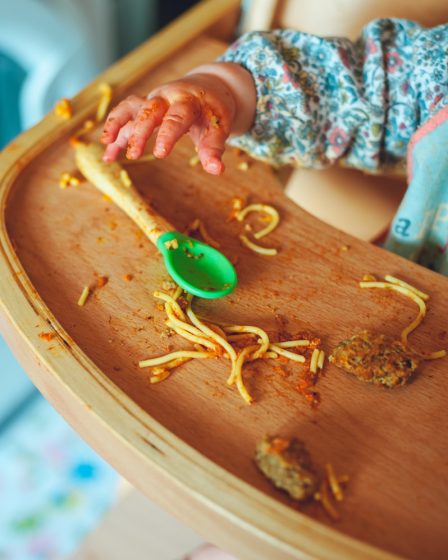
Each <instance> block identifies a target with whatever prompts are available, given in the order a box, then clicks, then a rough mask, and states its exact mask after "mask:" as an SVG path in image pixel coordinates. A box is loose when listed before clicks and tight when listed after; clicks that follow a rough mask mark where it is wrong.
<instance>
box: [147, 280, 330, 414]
mask: <svg viewBox="0 0 448 560" xmlns="http://www.w3.org/2000/svg"><path fill="white" fill-rule="evenodd" d="M169 292H170V293H167V291H156V292H154V296H155V297H156V298H158V299H161V300H163V302H164V310H165V313H166V316H167V319H166V325H167V326H168V327H169V329H171V330H172V331H173V332H175V333H177V334H178V335H180V336H181V337H182V338H184V339H186V340H188V341H189V342H192V343H193V345H194V346H193V347H194V349H193V350H180V351H176V352H170V353H168V354H165V355H163V356H159V357H156V358H150V359H147V360H142V361H141V362H139V366H140V367H141V368H147V367H148V368H151V377H150V382H151V383H159V382H160V381H163V380H164V379H166V378H167V377H168V376H169V375H170V374H171V373H172V371H173V369H175V368H177V367H178V366H180V365H182V364H184V363H185V362H187V361H189V360H194V359H210V358H220V357H223V358H227V359H228V360H230V364H231V365H230V374H229V377H228V379H227V384H228V385H236V387H237V388H238V391H239V393H240V395H241V397H242V398H243V399H244V400H245V402H246V403H248V404H250V403H251V402H252V401H253V398H252V397H251V395H250V394H249V392H248V390H247V388H246V386H245V384H244V380H243V366H244V365H245V364H246V363H248V362H253V361H255V360H259V359H265V360H266V359H269V360H278V361H280V362H295V363H299V364H303V365H308V368H307V371H306V375H305V376H304V377H302V378H301V380H300V382H299V386H298V389H299V391H300V392H301V393H302V394H304V395H305V397H306V398H307V400H308V401H310V402H311V404H314V405H316V404H318V394H317V393H316V392H315V391H314V390H313V386H314V385H315V384H316V382H317V380H318V375H319V371H320V370H321V369H322V368H323V366H324V361H325V354H324V352H323V351H322V350H320V349H319V347H318V346H319V344H320V339H318V338H310V339H305V338H299V339H296V340H286V341H280V342H272V341H271V340H270V339H269V336H268V334H267V333H266V332H265V331H264V330H263V329H261V328H259V327H256V326H250V325H224V324H217V323H211V322H209V321H205V320H203V319H201V318H200V317H199V316H198V315H197V314H196V313H195V312H194V311H193V307H192V301H193V297H192V296H191V294H187V293H184V292H183V290H182V289H181V288H180V287H178V286H177V287H176V286H174V287H173V289H172V290H169Z"/></svg>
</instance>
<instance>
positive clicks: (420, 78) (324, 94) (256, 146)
mask: <svg viewBox="0 0 448 560" xmlns="http://www.w3.org/2000/svg"><path fill="white" fill-rule="evenodd" d="M447 49H448V26H447V25H443V26H439V27H436V28H434V29H424V28H422V27H421V26H420V25H418V24H417V23H415V22H412V21H407V20H401V19H380V20H375V21H373V22H371V23H370V24H369V25H367V26H366V27H365V28H364V30H363V33H362V36H361V38H360V39H359V40H358V41H356V42H355V43H353V42H351V41H350V40H348V39H344V38H322V37H317V36H314V35H310V34H308V33H302V32H300V31H295V30H288V29H286V30H284V29H282V30H275V31H270V32H251V33H247V34H245V35H243V36H242V37H241V38H240V39H238V40H237V41H236V42H235V43H234V44H233V45H232V46H231V47H230V48H229V49H228V50H227V52H226V53H225V54H224V55H223V56H222V57H221V58H220V60H222V61H227V62H236V63H238V64H241V65H242V66H243V67H245V68H246V69H247V70H248V71H249V72H251V74H252V76H253V78H254V81H255V85H256V88H257V112H256V118H255V123H254V125H253V127H252V129H251V130H250V131H249V132H248V133H246V134H244V135H242V136H240V137H238V138H235V139H233V140H232V142H231V143H232V144H233V145H235V146H237V147H239V148H241V149H243V150H245V151H248V152H250V153H251V154H252V155H253V156H254V157H257V158H259V159H263V160H267V161H269V162H270V163H272V164H277V165H284V164H292V165H297V166H301V167H308V168H323V167H326V166H328V165H331V164H332V163H333V162H334V161H336V160H338V159H341V160H343V161H344V163H345V164H346V165H348V166H350V167H355V168H358V169H362V170H365V171H368V172H375V171H379V169H380V168H381V167H383V166H385V165H390V164H395V163H397V162H399V161H400V160H403V158H405V156H406V148H407V145H408V142H409V140H410V138H411V136H412V134H413V133H414V132H415V130H416V129H417V128H418V127H419V126H420V124H422V123H424V122H425V121H426V120H427V119H428V118H429V117H430V116H431V115H432V114H433V113H434V111H435V110H438V109H440V108H441V107H442V106H443V105H446V104H447V103H448V71H447Z"/></svg>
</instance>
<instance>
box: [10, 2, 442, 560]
mask: <svg viewBox="0 0 448 560" xmlns="http://www.w3.org/2000/svg"><path fill="white" fill-rule="evenodd" d="M233 4H235V3H233ZM168 37H169V35H168ZM223 48H224V45H223V44H222V43H220V42H217V41H215V40H213V39H210V38H204V37H198V38H196V39H193V40H192V41H191V42H189V43H187V44H185V46H184V47H183V48H182V49H181V50H178V51H177V52H176V53H175V54H173V55H172V56H171V57H170V58H169V59H168V60H166V61H165V62H164V63H163V64H160V65H159V66H158V67H154V61H152V63H151V64H152V70H151V72H148V74H147V75H146V76H145V75H144V73H143V71H141V73H140V74H139V75H138V76H137V78H136V81H134V82H133V83H128V84H127V86H126V87H127V88H128V89H127V90H126V88H125V87H124V86H121V90H120V97H122V96H123V95H125V94H126V93H130V92H132V93H140V94H145V93H147V92H148V91H149V90H150V88H151V87H153V86H155V85H159V84H160V83H162V82H165V81H166V80H168V79H173V78H175V77H177V76H179V75H181V74H182V73H184V72H185V71H187V70H188V69H190V68H191V67H193V66H195V65H197V64H199V63H202V62H206V61H208V60H213V59H214V58H215V57H216V56H217V55H218V54H219V53H220V52H221V51H222V50H223ZM150 52H151V49H150V43H149V44H148V45H147V47H146V50H144V49H143V50H140V51H139V53H140V54H139V56H140V61H141V64H143V65H144V64H145V60H148V61H150V60H151V57H150ZM144 55H147V59H146V58H145V56H144ZM134 63H135V60H134ZM148 64H149V62H148ZM134 67H136V64H134ZM119 68H121V70H120V72H123V67H122V66H120V67H119ZM108 78H109V79H111V81H113V73H112V74H110V73H109V75H108ZM86 91H87V93H84V94H82V95H84V96H85V97H84V99H88V100H89V102H88V107H89V108H90V109H89V110H90V112H93V109H94V99H95V89H94V87H93V86H92V87H91V88H88V90H86ZM82 95H81V99H82ZM79 104H80V101H79V98H78V99H77V100H75V107H78V106H79ZM83 110H84V113H85V115H87V114H88V111H87V110H86V109H83ZM83 110H81V109H80V112H79V113H78V114H76V113H75V117H74V119H73V120H72V121H69V122H64V123H62V122H61V123H59V122H58V121H57V119H55V118H54V116H49V117H47V119H46V120H45V121H44V122H43V123H42V124H41V125H39V126H38V127H37V128H35V129H34V130H32V131H29V132H27V133H26V134H24V135H23V136H22V137H20V138H19V139H18V140H17V142H16V143H15V144H12V145H11V146H10V147H9V148H7V149H6V150H5V152H4V153H3V154H2V156H1V158H0V179H1V181H2V185H1V190H0V202H1V212H2V222H1V231H0V251H1V252H0V279H1V285H2V290H1V294H0V304H1V306H0V309H1V311H2V320H1V323H0V327H1V328H2V331H3V333H4V334H5V336H6V338H7V340H9V342H10V343H11V346H12V347H13V348H14V349H15V351H16V353H17V355H18V357H19V359H21V360H22V361H23V362H24V364H25V366H26V367H27V370H28V371H29V374H30V376H31V377H32V378H33V380H34V382H35V383H36V385H37V386H38V387H39V388H40V389H41V390H42V392H43V393H44V395H45V396H46V397H47V398H48V399H49V400H50V402H52V404H54V406H55V407H56V408H57V409H58V410H59V411H60V412H61V413H62V414H63V415H64V416H66V418H67V419H68V420H69V421H70V422H71V423H72V424H73V425H74V427H75V428H76V429H77V430H78V431H79V432H80V433H81V435H83V437H85V438H86V439H87V440H88V441H89V442H90V443H91V444H92V445H93V446H94V447H95V449H97V450H98V451H99V452H100V453H102V454H103V455H104V456H105V457H106V458H107V460H109V461H110V462H111V464H112V465H114V466H115V467H116V468H118V469H119V470H121V471H122V472H123V473H124V474H125V476H127V477H128V478H129V479H130V480H131V482H133V483H134V484H135V485H136V486H137V487H139V488H141V489H142V490H143V491H144V492H145V493H146V494H147V495H149V496H150V497H151V498H153V499H155V500H156V501H158V502H159V503H161V504H162V505H163V506H164V507H166V508H167V509H169V510H171V511H173V512H174V513H175V514H177V515H178V516H180V517H181V518H183V519H184V520H185V521H186V522H187V523H189V524H191V525H192V526H193V527H194V528H195V529H196V530H198V531H199V532H204V534H206V536H207V538H208V539H211V540H214V541H215V542H217V543H218V544H220V545H221V546H223V547H225V548H227V549H228V550H231V551H233V552H234V553H235V554H237V555H240V556H241V557H242V558H249V559H250V558H254V559H255V558H257V559H260V558H269V559H287V558H308V557H319V558H335V557H344V558H360V559H361V558H363V559H364V558H387V557H389V555H391V554H396V555H401V556H405V557H410V558H440V557H442V556H443V553H444V551H445V550H446V544H447V538H446V534H445V533H446V531H445V520H446V518H447V516H448V487H447V485H446V480H445V479H446V476H445V475H446V472H447V467H448V464H447V459H446V435H445V433H444V427H445V426H446V425H447V420H448V412H447V411H448V389H447V387H446V382H445V379H444V373H445V371H446V368H447V361H446V359H445V360H436V361H433V362H425V363H423V365H422V366H421V367H420V370H419V374H418V375H417V376H416V378H415V380H414V381H413V382H412V383H410V384H409V385H408V386H406V387H403V388H399V389H395V390H386V389H382V388H379V387H374V386H368V385H366V384H363V383H361V382H359V381H357V380H356V379H353V378H351V377H350V376H348V375H346V374H344V373H343V372H341V371H340V370H337V369H336V368H334V367H332V366H331V365H328V364H327V365H326V366H325V368H324V373H323V375H322V378H321V380H320V381H319V383H318V385H317V390H318V391H319V392H320V394H321V397H322V402H321V405H320V407H319V408H318V409H317V410H312V409H311V408H310V407H309V405H308V404H307V403H306V402H305V400H304V399H303V397H302V396H301V395H300V394H299V393H298V392H297V391H296V389H295V384H296V381H297V371H298V370H300V368H301V366H300V364H299V365H296V366H290V365H286V366H285V369H286V370H287V371H288V372H290V375H289V376H288V377H283V376H280V375H279V373H278V372H277V371H276V370H275V369H274V368H273V367H272V364H269V363H268V362H263V363H261V362H260V363H255V364H253V365H248V366H247V367H246V369H245V372H246V373H245V379H246V381H247V386H248V388H249V390H250V391H251V393H252V394H253V396H254V397H255V403H254V404H253V405H251V406H248V405H246V404H245V403H244V402H243V401H242V399H241V397H240V396H239V395H238V392H237V390H236V389H235V388H229V387H227V386H226V378H227V374H228V369H229V364H228V361H226V360H224V359H222V360H205V361H196V362H191V363H189V364H186V365H184V366H182V368H180V369H179V370H178V371H176V372H175V373H174V374H173V375H172V376H171V377H170V378H169V379H168V380H166V381H165V382H163V383H160V384H158V385H150V384H149V381H148V379H149V374H148V372H147V371H145V370H142V369H140V368H138V361H139V360H141V359H144V358H148V357H152V356H156V355H159V354H160V353H163V352H167V351H169V350H170V349H171V348H173V349H174V348H181V347H186V344H185V341H183V340H180V339H179V337H177V336H172V337H168V336H166V329H165V325H164V313H163V312H161V311H160V310H159V309H158V308H157V302H156V300H154V298H153V296H152V292H153V291H154V290H155V289H159V288H160V287H161V285H162V283H163V281H164V280H165V279H166V278H167V274H166V272H165V271H164V269H163V265H162V261H161V258H160V257H159V256H158V255H157V253H156V250H155V248H154V247H153V246H152V245H151V243H150V242H149V241H148V240H147V239H146V238H145V237H144V236H143V235H142V234H141V233H140V232H139V231H138V229H137V228H136V226H135V225H134V224H133V223H132V222H131V221H130V220H129V219H128V218H127V217H126V216H125V215H124V214H123V213H121V212H120V211H119V210H118V209H117V208H116V207H114V206H113V205H112V204H111V203H110V202H108V201H106V200H104V199H103V198H102V196H101V194H100V193H98V191H96V190H95V189H94V188H93V187H92V186H91V185H89V184H88V183H83V184H81V185H80V186H79V187H72V188H68V189H65V190H61V189H60V188H59V186H58V183H59V177H60V175H61V173H62V172H64V171H73V170H74V169H75V167H74V158H73V152H72V149H71V147H70V145H69V143H68V138H69V136H70V134H72V133H73V132H74V131H75V130H76V129H77V128H79V126H80V124H81V123H82V120H83V119H84V118H85V115H84V113H83V112H82V111H83ZM98 132H99V130H97V131H96V135H97V134H98ZM193 155H194V150H193V147H192V144H191V142H190V141H189V140H188V139H184V140H183V141H182V142H181V143H180V144H179V146H178V147H177V148H176V149H175V151H174V153H173V154H172V155H171V156H170V157H169V158H168V159H167V160H165V161H152V162H147V163H141V164H135V165H129V166H128V167H127V169H128V173H129V175H130V176H131V178H132V179H133V181H134V183H135V184H136V185H137V187H138V188H139V190H140V191H141V192H142V193H143V194H144V195H145V196H147V197H148V198H150V199H151V200H152V202H153V204H154V206H155V207H156V209H157V210H158V211H159V212H160V213H161V214H162V215H163V216H165V217H166V218H167V219H168V220H169V221H170V222H172V223H173V224H174V226H175V227H177V229H178V230H182V229H183V228H185V227H186V226H187V225H188V224H189V223H190V222H191V221H192V220H193V219H194V218H196V217H199V218H201V219H202V220H204V222H205V224H206V225H207V228H208V230H209V231H210V233H211V235H212V236H213V237H215V238H217V239H219V240H220V243H221V247H222V250H223V252H224V253H226V254H227V255H228V256H230V257H231V258H236V259H237V265H236V267H237V272H238V275H239V286H238V288H237V290H236V291H235V292H234V294H232V295H231V296H229V297H227V298H225V299H223V300H219V301H198V302H197V304H196V309H197V310H198V311H199V312H200V313H201V314H202V315H204V316H206V317H209V318H210V319H211V320H213V319H215V320H217V321H223V322H232V323H236V324H251V325H257V326H260V327H262V328H265V329H266V330H267V331H268V332H269V333H271V334H272V335H275V334H276V333H277V332H278V330H279V328H280V326H281V328H283V329H285V328H286V330H287V331H289V332H290V333H291V334H293V335H294V334H298V333H302V332H309V333H313V334H315V335H316V336H319V337H321V339H322V344H323V348H324V349H325V351H326V352H327V354H328V353H329V351H331V349H332V348H333V347H334V346H335V344H337V343H338V342H339V341H340V340H341V339H343V338H346V337H348V336H351V335H353V334H355V333H356V332H359V331H360V330H362V329H369V330H373V331H377V332H383V333H385V334H388V335H392V336H397V337H398V336H399V333H400V332H401V329H402V328H403V327H404V326H405V325H406V324H408V322H409V321H410V320H411V318H413V317H414V316H415V314H416V306H415V304H413V303H412V302H410V301H408V300H406V299H404V298H402V297H400V296H399V295H397V294H394V293H390V292H382V291H374V290H372V291H369V290H362V289H360V288H359V287H358V281H359V280H360V279H361V278H362V276H363V275H364V274H365V273H372V274H376V275H378V276H380V277H381V276H383V275H384V274H393V275H396V276H399V277H401V278H403V279H404V280H407V281H409V282H411V283H414V284H415V285H417V286H418V287H419V288H420V289H422V290H424V291H427V292H428V293H430V294H431V298H430V300H429V306H428V307H429V312H428V315H427V318H426V319H425V322H424V324H423V325H422V326H421V327H420V328H419V329H418V330H417V332H416V333H415V334H413V335H412V342H413V343H414V345H415V346H416V347H417V348H419V349H422V350H437V349H439V348H443V347H444V346H446V345H447V344H448V335H447V329H448V323H447V319H446V317H447V316H448V303H447V302H446V298H444V296H445V295H446V293H447V287H448V281H447V279H446V278H443V277H442V276H440V275H437V274H435V273H432V272H430V271H428V270H425V269H423V268H421V267H419V266H417V265H414V264H412V263H410V262H407V261H405V260H403V259H401V258H399V257H397V256H395V255H392V254H390V253H387V252H385V251H383V250H381V249H379V248H377V247H375V246H372V245H369V244H367V243H364V242H361V241H358V240H356V239H354V238H351V237H349V236H347V235H345V234H343V233H341V232H339V231H337V230H334V229H332V228H330V227H329V226H327V225H325V224H323V223H320V222H319V221H317V220H316V219H314V218H313V217H311V216H310V215H309V214H307V213H305V212H304V211H302V210H301V209H300V208H299V207H297V206H296V205H295V204H294V203H292V202H291V201H290V200H288V199H287V198H286V197H285V195H284V194H283V192H282V189H281V186H280V181H279V180H278V178H277V176H276V173H275V171H274V170H272V169H270V168H269V167H268V166H266V165H264V164H262V163H256V162H252V161H251V162H250V166H249V169H248V170H247V171H241V170H240V169H239V168H238V164H239V163H240V162H241V161H242V160H246V158H245V157H243V156H241V155H238V154H236V153H234V152H233V151H232V150H229V151H228V153H226V155H225V159H224V161H225V164H226V172H225V173H224V174H223V175H222V176H221V177H219V178H216V177H211V176H209V175H207V174H206V173H205V172H203V171H202V169H201V168H200V167H199V166H196V167H191V166H190V165H189V160H190V158H191V156H193ZM234 196H243V197H247V199H248V200H249V201H253V202H258V201H260V202H266V203H269V204H272V205H274V206H275V207H276V208H277V209H278V210H279V212H280V215H281V225H280V226H279V228H278V229H277V230H276V231H275V232H274V233H273V234H271V235H270V236H269V237H267V238H266V245H269V246H275V247H278V248H279V249H280V251H279V254H278V256H276V257H260V256H257V255H254V254H253V253H251V252H250V251H248V250H247V249H245V248H243V247H241V246H240V243H239V240H238V234H239V233H240V231H241V224H238V223H236V222H229V221H228V220H227V217H228V215H229V212H230V209H231V199H232V197H234ZM323 202H324V201H323ZM366 211H368V209H366ZM98 275H100V276H106V277H107V278H108V282H107V284H106V285H105V286H103V287H102V288H100V289H94V290H93V294H92V295H91V296H90V298H89V299H88V300H87V303H86V305H85V306H84V307H79V306H78V305H77V304H76V302H77V300H78V297H79V295H80V293H81V290H82V287H83V286H84V285H87V284H90V285H92V287H94V286H95V283H96V277H97V276H98ZM129 275H131V276H132V278H131V277H130V276H129ZM126 276H127V278H128V279H127V280H126V279H125V277H126ZM48 332H50V333H54V334H55V337H48V336H42V333H48ZM39 335H40V336H39ZM266 433H268V434H275V433H278V434H281V435H282V436H293V435H296V436H298V437H300V438H301V439H303V440H304V441H305V442H306V444H307V447H308V449H309V450H310V452H311V455H312V457H313V459H314V462H315V464H316V465H318V466H319V467H320V468H321V469H323V467H324V465H325V463H326V462H331V463H332V464H333V465H334V467H335V469H336V471H337V472H338V473H344V474H348V475H349V476H350V483H349V486H348V489H347V496H346V500H345V501H344V502H343V503H342V505H341V507H340V510H341V521H340V522H338V523H336V524H335V523H334V522H332V521H330V520H329V519H328V518H327V517H326V515H325V513H324V512H323V511H322V510H321V509H320V508H319V507H317V506H316V505H313V504H311V505H307V506H302V507H301V508H300V512H299V511H298V509H297V507H296V506H294V504H292V503H291V502H290V501H289V500H288V499H287V498H285V496H284V495H283V494H282V493H280V492H278V491H276V490H275V489H274V488H272V487H271V485H270V484H269V483H268V482H267V481H266V480H265V479H264V478H263V477H262V475H261V474H260V473H259V472H258V471H257V470H256V468H255V466H254V463H253V460H252V457H253V452H254V448H255V443H256V441H257V440H258V439H260V438H261V437H262V436H263V435H265V434H266ZM372 546H373V547H377V548H372ZM380 549H381V550H380ZM381 551H382V552H381Z"/></svg>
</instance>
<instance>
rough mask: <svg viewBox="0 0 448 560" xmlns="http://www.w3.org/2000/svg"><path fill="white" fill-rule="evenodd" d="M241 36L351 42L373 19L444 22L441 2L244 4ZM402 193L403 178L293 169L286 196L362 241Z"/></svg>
mask: <svg viewBox="0 0 448 560" xmlns="http://www.w3.org/2000/svg"><path fill="white" fill-rule="evenodd" d="M244 8H245V9H244V11H243V17H242V21H241V24H240V29H241V31H242V32H245V31H255V30H258V31H262V30H268V29H273V28H279V27H289V28H294V29H299V30H301V31H305V32H307V33H313V34H316V35H321V36H343V37H349V38H351V39H355V38H357V37H358V36H359V34H360V31H361V29H362V27H363V26H364V25H365V24H367V23H368V22H369V21H371V20H372V19H376V18H379V17H400V18H407V19H413V20H416V21H418V22H419V23H422V24H423V25H425V26H428V27H431V26H435V25H438V24H441V23H446V22H447V21H448V2H447V1H446V0H426V1H425V2H422V1H421V0H317V1H316V0H283V1H282V0H249V1H246V2H245V3H244ZM405 190H406V180H405V178H404V177H390V176H389V177H385V176H373V175H366V174H364V173H362V172H359V171H356V170H353V169H343V168H341V167H338V166H336V167H333V168H331V169H328V170H325V171H308V170H304V169H294V170H293V171H292V173H291V175H290V176H289V177H288V181H287V184H286V193H287V194H288V196H290V197H291V198H292V199H293V200H294V201H295V202H296V203H297V204H299V205H300V206H301V207H302V208H304V209H305V210H307V211H308V212H309V213H310V214H313V215H314V216H316V217H318V218H320V219H321V220H322V221H324V222H327V223H329V224H331V225H332V226H334V227H336V228H338V229H341V230H343V231H345V232H347V233H350V234H352V235H354V236H355V237H358V238H360V239H364V240H366V241H376V240H379V239H381V238H382V237H383V236H384V234H385V233H386V232H387V229H388V227H389V224H390V222H391V220H392V218H393V216H394V214H395V212H396V210H397V208H398V205H399V203H400V201H401V199H402V197H403V195H404V192H405Z"/></svg>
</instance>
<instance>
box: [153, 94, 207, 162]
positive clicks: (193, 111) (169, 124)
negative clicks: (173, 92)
mask: <svg viewBox="0 0 448 560" xmlns="http://www.w3.org/2000/svg"><path fill="white" fill-rule="evenodd" d="M200 116H201V105H200V102H199V100H198V99H196V98H195V97H190V98H188V99H185V100H182V101H175V102H174V103H172V104H171V106H170V108H169V109H168V111H167V112H166V113H165V116H164V117H163V121H162V124H161V125H160V129H159V132H158V134H157V138H156V144H155V146H154V155H155V156H156V157H160V158H163V157H166V156H167V155H169V153H170V152H171V150H172V149H173V147H174V145H175V144H176V142H177V141H178V140H179V139H180V138H181V137H182V136H183V135H184V134H186V133H187V132H188V131H189V129H190V127H191V126H192V125H193V124H194V123H195V122H196V121H197V120H198V119H199V118H200Z"/></svg>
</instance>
